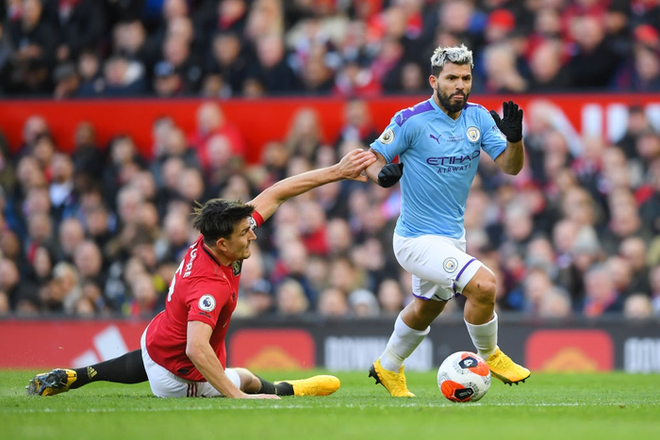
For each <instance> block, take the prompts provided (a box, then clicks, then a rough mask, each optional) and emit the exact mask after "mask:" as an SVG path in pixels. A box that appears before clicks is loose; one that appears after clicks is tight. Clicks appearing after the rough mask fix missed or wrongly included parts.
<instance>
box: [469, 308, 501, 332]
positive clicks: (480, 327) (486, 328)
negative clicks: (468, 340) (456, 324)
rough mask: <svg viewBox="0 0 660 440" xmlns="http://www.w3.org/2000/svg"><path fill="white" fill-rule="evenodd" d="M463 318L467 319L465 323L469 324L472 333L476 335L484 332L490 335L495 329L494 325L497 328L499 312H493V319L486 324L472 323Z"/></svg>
mask: <svg viewBox="0 0 660 440" xmlns="http://www.w3.org/2000/svg"><path fill="white" fill-rule="evenodd" d="M463 320H464V321H465V325H466V326H467V328H468V329H469V330H470V334H472V335H475V336H478V335H482V334H487V335H489V334H491V333H492V331H493V330H492V328H493V326H495V328H497V313H495V312H493V319H491V320H490V321H488V322H487V323H485V324H470V323H469V322H467V321H466V320H465V318H463Z"/></svg>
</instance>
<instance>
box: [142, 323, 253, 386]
mask: <svg viewBox="0 0 660 440" xmlns="http://www.w3.org/2000/svg"><path fill="white" fill-rule="evenodd" d="M146 336H147V331H146V330H145V331H144V333H142V339H141V340H140V345H141V346H142V362H143V363H144V369H145V370H146V372H147V376H148V377H149V385H150V386H151V392H152V393H154V395H155V396H157V397H223V396H222V393H220V391H218V390H217V389H215V388H214V387H213V386H212V385H211V384H210V383H208V382H194V381H191V380H185V379H181V378H180V377H178V376H177V375H175V374H173V373H170V372H169V371H167V370H166V369H165V368H163V367H161V366H160V365H158V364H157V363H156V362H154V361H153V359H151V357H150V356H149V353H148V352H147V347H146ZM225 374H226V375H227V377H228V378H229V380H231V381H232V383H233V384H234V385H236V386H237V387H238V388H240V387H241V378H240V376H239V375H238V373H237V372H236V371H235V370H233V369H231V368H227V369H225Z"/></svg>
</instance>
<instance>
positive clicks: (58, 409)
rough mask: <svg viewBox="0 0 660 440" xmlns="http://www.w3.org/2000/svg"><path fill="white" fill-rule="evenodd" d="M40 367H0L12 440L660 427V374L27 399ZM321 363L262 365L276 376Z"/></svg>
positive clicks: (633, 434)
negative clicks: (255, 396) (328, 391)
mask: <svg viewBox="0 0 660 440" xmlns="http://www.w3.org/2000/svg"><path fill="white" fill-rule="evenodd" d="M34 373H36V372H35V371H0V432H1V435H0V437H2V438H3V439H31V438H38V439H50V438H53V439H94V440H100V439H124V440H128V439H154V438H157V439H159V440H164V439H170V438H171V439H178V440H179V439H195V440H197V439H207V438H208V439H271V438H273V439H274V438H277V439H286V440H292V439H341V440H347V439H369V440H382V439H397V440H402V439H410V440H418V439H419V440H426V439H436V438H443V439H466V438H467V439H482V438H483V439H488V440H490V439H500V438H501V439H508V440H512V439H522V438H525V439H552V440H566V439H573V438H575V439H580V440H586V439H599V440H602V439H628V438H658V436H659V435H660V375H632V374H625V373H610V374H540V373H536V374H532V377H531V378H530V380H528V381H527V383H525V384H522V385H520V386H515V385H514V386H513V387H509V386H507V385H504V384H502V383H500V382H499V381H497V380H495V379H494V380H493V384H492V386H491V388H490V390H489V392H488V394H487V395H486V396H485V397H484V398H483V399H482V400H481V401H479V402H477V403H471V404H470V403H467V404H459V403H453V402H450V401H448V400H446V399H445V398H444V397H442V395H441V394H440V392H439V391H438V389H437V386H436V379H435V373H434V372H432V373H408V374H407V378H408V387H409V388H410V390H411V391H412V392H414V393H415V394H416V395H417V397H416V398H414V399H393V398H391V397H389V395H388V394H387V392H386V391H385V389H384V388H382V386H380V385H378V386H374V384H373V379H370V378H367V373H366V371H365V372H359V373H339V374H336V375H337V376H338V377H339V378H340V379H341V381H342V386H341V388H340V389H339V391H338V392H337V393H335V394H334V395H332V396H328V397H287V398H283V399H282V400H279V401H274V400H269V401H259V400H231V399H204V398H194V399H193V398H191V399H158V398H156V397H153V396H152V395H151V392H150V390H149V386H148V384H146V383H145V384H139V385H117V384H108V383H93V384H90V385H88V386H85V387H83V388H80V389H77V390H72V391H70V392H68V393H66V394H61V395H58V396H53V397H28V396H26V394H25V385H27V383H28V381H29V379H30V378H31V377H32V376H33V375H34ZM318 373H324V372H322V371H312V372H310V371H305V372H294V373H292V372H287V373H285V374H275V373H272V372H264V373H263V374H262V376H263V377H265V378H267V379H270V380H278V379H294V378H302V377H307V376H310V375H313V374H318Z"/></svg>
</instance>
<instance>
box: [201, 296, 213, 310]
mask: <svg viewBox="0 0 660 440" xmlns="http://www.w3.org/2000/svg"><path fill="white" fill-rule="evenodd" d="M198 306H199V310H204V311H205V312H211V311H213V309H215V298H213V295H208V294H207V295H202V297H201V298H200V299H199V304H198Z"/></svg>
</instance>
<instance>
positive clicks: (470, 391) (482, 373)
mask: <svg viewBox="0 0 660 440" xmlns="http://www.w3.org/2000/svg"><path fill="white" fill-rule="evenodd" d="M438 387H439V388H440V391H442V394H443V395H444V396H445V397H446V398H447V399H449V400H453V401H454V402H476V401H477V400H479V399H481V398H482V397H484V396H485V395H486V392H488V388H490V368H488V364H487V363H486V361H484V360H483V359H481V358H480V357H479V356H478V355H477V354H476V353H472V352H471V351H457V352H456V353H453V354H451V355H449V356H448V357H447V359H445V360H444V361H443V362H442V365H440V368H439V369H438Z"/></svg>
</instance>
